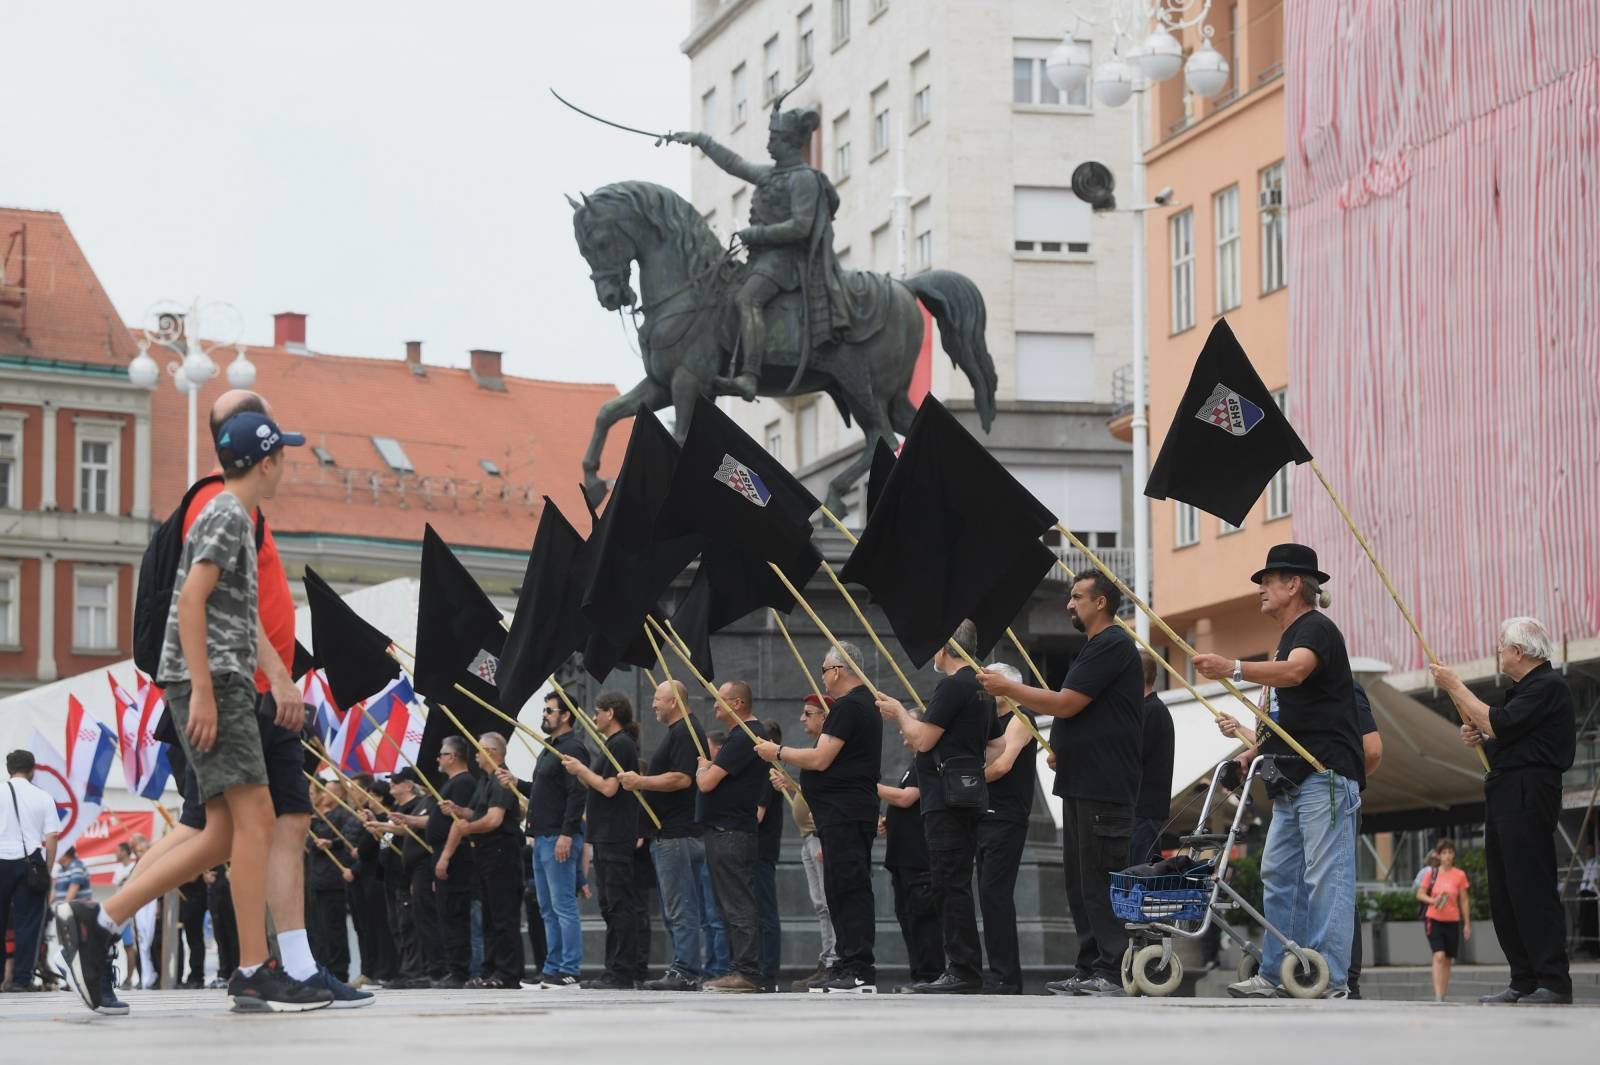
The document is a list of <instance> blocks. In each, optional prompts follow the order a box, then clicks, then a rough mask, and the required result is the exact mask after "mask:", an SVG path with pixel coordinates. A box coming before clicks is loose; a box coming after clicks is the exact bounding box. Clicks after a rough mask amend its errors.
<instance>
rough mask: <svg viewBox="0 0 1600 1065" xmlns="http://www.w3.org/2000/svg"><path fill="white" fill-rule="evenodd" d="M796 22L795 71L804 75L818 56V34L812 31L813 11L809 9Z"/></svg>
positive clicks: (801, 13)
mask: <svg viewBox="0 0 1600 1065" xmlns="http://www.w3.org/2000/svg"><path fill="white" fill-rule="evenodd" d="M794 22H795V25H794V34H795V37H794V40H795V49H794V69H795V71H796V72H797V73H800V74H804V73H805V72H806V71H808V70H810V69H811V65H812V63H813V62H815V61H816V54H817V53H816V40H817V39H816V34H814V33H813V32H812V30H811V9H810V8H809V7H808V8H806V9H805V10H804V11H802V12H800V15H799V17H798V18H796V19H795V20H794Z"/></svg>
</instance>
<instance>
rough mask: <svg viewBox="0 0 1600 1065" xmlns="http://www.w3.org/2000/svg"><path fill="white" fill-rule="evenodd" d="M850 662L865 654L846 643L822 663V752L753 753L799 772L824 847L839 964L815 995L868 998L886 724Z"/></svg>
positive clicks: (872, 983)
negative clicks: (829, 703)
mask: <svg viewBox="0 0 1600 1065" xmlns="http://www.w3.org/2000/svg"><path fill="white" fill-rule="evenodd" d="M841 651H842V652H843V653H842V654H841V653H840V652H841ZM846 655H848V656H849V658H850V660H851V661H854V662H857V663H859V662H860V661H861V652H860V651H859V650H858V649H857V648H855V647H854V646H853V645H851V644H849V643H841V644H839V645H838V646H837V647H834V648H831V649H830V650H829V651H828V653H827V654H826V655H825V656H824V657H823V659H822V683H823V690H824V691H825V692H827V694H828V695H829V696H830V697H831V698H832V699H833V700H834V702H833V707H832V709H831V710H829V711H828V717H827V720H826V721H825V722H824V723H823V726H822V735H820V736H818V737H817V745H816V746H815V747H811V748H795V747H784V746H781V745H779V744H776V743H773V742H771V741H770V740H768V741H763V742H761V743H758V744H757V745H756V754H757V756H758V757H760V758H761V759H762V760H763V761H766V762H777V761H778V760H780V758H781V759H782V760H783V761H784V762H787V763H788V764H789V765H791V766H793V767H794V768H796V769H799V770H801V774H800V791H801V794H803V795H804V796H805V799H806V803H807V804H808V805H809V806H810V807H811V814H812V816H813V817H814V818H815V820H816V824H817V836H818V837H819V838H820V839H821V840H822V852H823V854H824V855H825V858H824V861H823V866H822V875H823V890H824V892H825V893H826V894H827V896H828V912H829V914H830V915H831V916H832V918H833V931H834V937H835V940H836V942H837V950H838V952H839V962H838V965H837V967H836V972H835V975H834V977H833V979H832V980H829V981H828V982H827V983H825V984H823V985H822V986H821V987H818V988H812V990H813V991H825V992H828V993H830V994H836V993H840V992H849V993H855V994H870V993H874V992H876V991H877V989H878V986H877V979H878V970H877V961H876V959H875V958H874V956H873V951H872V947H873V938H874V932H875V926H874V916H873V914H874V910H873V898H872V840H873V838H874V835H875V833H876V831H877V824H878V771H879V768H880V766H881V763H882V760H883V722H882V721H881V720H879V717H878V712H877V707H876V706H875V705H874V703H873V699H872V693H871V691H869V690H868V689H867V685H866V681H865V680H863V679H862V678H861V676H860V675H858V674H857V673H856V672H855V671H854V670H852V669H851V668H850V666H849V665H847V664H846V661H845V656H846Z"/></svg>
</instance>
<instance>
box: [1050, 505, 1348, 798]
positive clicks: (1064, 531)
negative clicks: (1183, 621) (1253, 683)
mask: <svg viewBox="0 0 1600 1065" xmlns="http://www.w3.org/2000/svg"><path fill="white" fill-rule="evenodd" d="M1056 531H1057V532H1059V533H1060V534H1061V535H1062V536H1064V537H1066V538H1067V542H1068V543H1070V544H1072V546H1073V547H1076V548H1077V549H1078V550H1079V551H1082V552H1083V554H1084V556H1085V557H1086V558H1088V560H1089V561H1090V562H1092V563H1094V567H1095V569H1097V570H1099V571H1100V572H1101V573H1103V574H1105V576H1106V579H1107V580H1109V581H1110V582H1111V583H1112V584H1114V585H1116V588H1117V590H1118V591H1119V592H1121V593H1122V594H1123V596H1124V597H1126V598H1127V600H1128V602H1130V603H1132V604H1133V605H1134V606H1136V607H1138V608H1139V609H1140V610H1141V611H1143V612H1144V615H1145V617H1147V618H1149V619H1150V620H1151V621H1153V622H1155V623H1156V626H1157V627H1158V628H1160V629H1161V631H1162V632H1164V633H1166V634H1167V638H1168V639H1170V640H1171V641H1172V642H1173V643H1174V644H1176V645H1177V646H1178V647H1179V648H1181V649H1182V650H1183V652H1184V654H1186V655H1188V656H1189V657H1190V658H1193V657H1194V656H1195V655H1197V654H1199V652H1198V651H1196V650H1195V649H1194V648H1193V647H1191V646H1190V645H1189V641H1187V640H1185V639H1184V638H1183V637H1182V636H1179V635H1178V634H1177V633H1175V632H1173V631H1172V626H1170V625H1168V624H1167V623H1166V622H1165V621H1164V620H1162V617H1161V615H1160V614H1157V613H1156V612H1155V611H1154V610H1151V609H1150V607H1149V605H1148V604H1146V603H1145V601H1144V600H1143V599H1140V598H1139V597H1138V596H1137V595H1135V594H1134V592H1133V589H1132V588H1129V587H1128V586H1127V585H1126V584H1124V583H1123V580H1122V578H1121V577H1118V576H1117V575H1116V574H1115V573H1112V572H1111V568H1110V567H1109V566H1107V565H1106V564H1105V563H1104V562H1102V561H1100V556H1099V555H1097V554H1095V553H1094V552H1093V551H1091V550H1090V549H1089V548H1088V546H1087V545H1086V544H1084V542H1083V541H1082V540H1080V539H1078V538H1077V537H1076V536H1075V535H1073V533H1072V530H1070V529H1068V528H1067V527H1066V526H1065V525H1062V524H1061V523H1060V522H1056ZM1061 568H1062V569H1067V567H1066V564H1065V563H1062V564H1061ZM1067 572H1068V573H1070V572H1072V571H1071V570H1067ZM1074 579H1076V578H1074ZM1119 620H1120V619H1119ZM1123 624H1124V627H1126V625H1127V623H1126V622H1124V623H1123ZM1139 643H1140V644H1141V645H1142V646H1143V647H1144V648H1145V649H1146V650H1150V645H1149V644H1148V643H1145V642H1144V641H1143V640H1140V641H1139ZM1151 654H1153V655H1154V654H1155V652H1154V651H1151ZM1155 657H1156V658H1157V659H1158V660H1159V659H1160V658H1161V656H1160V655H1155ZM1221 683H1222V686H1223V688H1225V689H1226V690H1227V691H1228V692H1229V694H1231V695H1232V696H1233V697H1234V698H1236V699H1238V700H1239V701H1240V702H1241V703H1243V704H1244V705H1245V706H1246V707H1247V708H1248V709H1249V710H1250V713H1251V714H1252V715H1253V716H1254V717H1255V718H1256V719H1257V720H1259V721H1260V722H1261V723H1262V724H1263V725H1265V726H1267V727H1268V728H1269V729H1271V730H1272V731H1273V732H1275V733H1277V735H1278V738H1279V739H1281V740H1283V742H1284V743H1286V744H1288V745H1289V748H1290V749H1291V750H1293V751H1294V753H1295V754H1298V755H1299V756H1300V757H1301V758H1304V759H1305V760H1306V762H1307V763H1308V764H1309V765H1310V766H1311V768H1313V769H1315V770H1316V771H1317V772H1318V773H1326V772H1327V771H1328V769H1327V767H1326V766H1324V765H1323V764H1322V763H1321V762H1319V761H1318V760H1317V759H1316V758H1314V757H1312V754H1311V752H1310V751H1308V750H1306V749H1305V748H1304V747H1302V746H1300V741H1299V740H1297V739H1295V738H1294V737H1293V736H1291V735H1289V733H1288V732H1286V731H1285V730H1284V728H1283V726H1281V725H1279V724H1278V723H1277V722H1276V721H1274V720H1272V715H1271V714H1268V713H1267V712H1266V711H1265V710H1263V709H1261V707H1259V706H1257V705H1256V704H1255V703H1253V702H1251V701H1250V699H1249V698H1248V697H1247V696H1246V695H1245V693H1244V692H1242V691H1240V690H1239V689H1238V687H1237V686H1236V685H1235V684H1234V683H1233V681H1231V680H1228V679H1227V678H1223V680H1222V682H1221ZM1185 687H1188V685H1187V684H1186V685H1185ZM1189 690H1190V691H1193V690H1194V689H1193V688H1190V689H1189ZM1208 709H1210V710H1211V712H1212V713H1213V714H1215V713H1217V711H1216V710H1215V708H1211V707H1208ZM1218 716H1220V715H1218Z"/></svg>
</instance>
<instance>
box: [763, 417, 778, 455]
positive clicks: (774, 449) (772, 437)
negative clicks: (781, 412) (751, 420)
mask: <svg viewBox="0 0 1600 1065" xmlns="http://www.w3.org/2000/svg"><path fill="white" fill-rule="evenodd" d="M762 439H764V440H766V442H767V454H769V455H771V456H772V457H773V458H775V459H777V460H779V461H780V462H781V461H782V460H783V423H782V422H768V423H767V431H766V433H765V434H764V435H763V437H762Z"/></svg>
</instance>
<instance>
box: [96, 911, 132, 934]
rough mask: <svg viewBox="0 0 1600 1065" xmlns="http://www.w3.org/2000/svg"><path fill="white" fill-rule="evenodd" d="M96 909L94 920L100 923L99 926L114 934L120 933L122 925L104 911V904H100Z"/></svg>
mask: <svg viewBox="0 0 1600 1065" xmlns="http://www.w3.org/2000/svg"><path fill="white" fill-rule="evenodd" d="M97 909H98V912H97V913H96V914H95V921H96V922H97V923H98V924H99V925H100V927H101V928H104V929H105V930H106V931H107V932H110V933H111V934H112V935H114V936H115V935H121V934H122V925H120V924H118V923H117V922H115V921H113V920H112V919H111V915H110V914H109V913H107V912H106V908H105V907H104V906H100V907H98V908H97ZM126 923H127V922H126V921H124V922H123V924H126Z"/></svg>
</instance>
